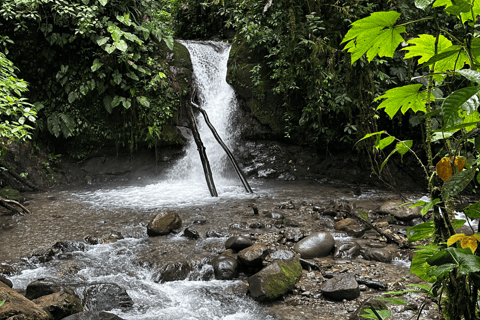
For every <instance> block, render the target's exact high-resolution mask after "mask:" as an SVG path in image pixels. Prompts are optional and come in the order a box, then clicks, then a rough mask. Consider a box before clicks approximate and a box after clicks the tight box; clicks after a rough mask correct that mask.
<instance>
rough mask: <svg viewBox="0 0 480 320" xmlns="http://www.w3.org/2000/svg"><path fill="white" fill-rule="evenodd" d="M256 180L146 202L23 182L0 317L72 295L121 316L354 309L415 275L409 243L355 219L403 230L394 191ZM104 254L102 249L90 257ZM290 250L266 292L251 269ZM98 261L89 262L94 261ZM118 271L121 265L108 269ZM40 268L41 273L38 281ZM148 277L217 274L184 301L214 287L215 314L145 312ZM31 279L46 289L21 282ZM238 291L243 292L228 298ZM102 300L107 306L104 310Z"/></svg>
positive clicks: (5, 220)
mask: <svg viewBox="0 0 480 320" xmlns="http://www.w3.org/2000/svg"><path fill="white" fill-rule="evenodd" d="M254 186H255V187H254V190H256V193H255V194H254V195H252V196H247V197H242V198H228V197H227V198H222V197H220V198H219V199H217V200H215V201H214V202H211V201H210V202H205V203H199V204H198V205H184V206H177V207H175V206H174V205H171V206H168V205H165V206H164V207H161V208H158V209H143V210H141V209H135V208H132V207H128V206H127V207H125V208H122V206H121V205H119V206H118V207H115V208H111V207H110V208H109V207H108V206H104V205H102V203H93V202H92V201H88V199H89V198H88V197H87V196H85V195H86V194H89V192H90V191H88V192H85V189H82V190H81V191H79V190H78V188H77V189H75V190H55V191H49V192H44V193H36V194H26V195H25V198H26V200H27V201H26V204H27V206H28V208H29V210H30V211H31V212H32V213H31V214H28V215H24V216H9V215H6V214H3V215H0V243H2V246H1V247H0V274H3V276H2V277H0V278H1V279H3V281H4V282H5V283H7V284H8V283H10V281H11V282H13V290H12V289H10V288H8V287H7V286H6V285H3V284H1V283H0V300H6V302H5V304H4V305H3V307H1V308H0V319H11V320H13V319H30V318H29V317H31V316H32V315H33V314H35V313H33V314H32V313H30V314H29V313H28V312H34V311H31V310H37V311H35V312H38V314H36V316H37V317H38V318H39V319H43V318H45V319H47V318H48V317H49V316H47V315H46V314H43V313H41V309H42V308H43V309H44V310H47V311H49V314H50V316H51V318H52V319H62V318H64V317H66V316H67V315H68V314H66V313H57V315H55V312H52V310H54V308H56V307H54V306H57V307H59V308H63V310H66V309H68V308H67V307H66V306H67V305H68V306H71V305H75V306H77V307H75V308H73V307H72V308H71V311H70V313H76V312H79V311H81V307H80V309H79V307H78V305H81V306H82V307H83V310H84V311H85V313H84V315H83V317H81V316H79V314H77V316H76V317H73V316H71V317H69V318H67V319H118V318H115V316H114V315H113V314H115V315H116V317H120V319H207V318H211V319H267V318H273V319H359V318H358V312H357V310H358V309H359V307H360V305H361V304H362V303H363V302H364V301H367V300H371V299H375V298H377V297H381V296H382V295H383V294H384V293H385V292H387V291H399V290H403V289H406V288H407V287H406V286H407V285H408V284H410V283H419V282H420V279H418V278H417V277H415V276H414V275H412V274H410V272H409V260H410V259H411V257H412V251H411V250H410V249H403V248H402V249H401V248H399V246H398V245H397V244H395V243H388V242H387V241H386V239H385V238H384V237H382V236H381V235H379V234H378V233H377V232H376V231H374V230H373V229H371V228H368V227H367V226H365V225H363V224H361V223H359V222H358V221H357V220H356V219H352V212H353V211H354V212H359V211H363V212H367V213H368V216H369V218H370V220H371V221H372V223H374V225H375V226H377V227H378V228H380V229H381V230H390V231H391V232H392V233H393V234H397V235H399V236H400V237H402V236H404V235H405V230H406V228H408V226H410V225H413V224H415V223H418V222H420V221H421V219H420V218H419V217H418V213H416V212H414V211H412V210H410V211H409V212H406V213H405V212H403V213H400V211H404V210H407V209H406V207H402V208H401V209H398V208H396V206H397V205H398V203H400V202H399V199H398V198H397V195H395V194H393V193H390V192H386V191H379V190H369V189H368V188H367V187H365V188H352V187H351V186H348V185H341V184H335V183H319V182H314V181H303V182H302V181H293V182H278V181H277V182H275V183H266V182H261V181H257V182H256V183H254ZM89 188H92V190H94V189H99V186H98V185H97V186H93V187H89ZM405 195H406V196H408V197H409V198H410V199H418V198H420V197H421V196H422V194H418V193H413V194H405ZM142 201H148V197H146V199H144V200H142ZM152 201H153V200H152ZM385 204H388V205H387V206H390V207H391V208H390V209H388V210H390V211H388V210H387V209H385ZM382 205H383V206H382ZM169 210H172V211H173V212H172V213H171V214H175V215H177V216H178V218H179V220H181V221H176V222H175V223H173V224H172V225H170V227H169V228H167V229H168V231H167V232H165V234H162V233H161V234H162V235H159V234H158V233H155V232H154V231H151V229H152V228H153V227H152V226H151V224H150V226H148V228H147V225H148V224H149V222H150V221H152V219H153V218H154V217H155V216H157V215H158V214H159V213H160V216H162V215H165V212H168V211H169ZM162 212H163V213H162ZM312 239H313V240H312ZM95 251H98V253H96V255H91V256H90V255H89V254H91V252H95ZM101 256H104V257H107V258H105V260H98V259H100V258H99V257H101ZM96 260H98V261H97V262H95V261H96ZM288 261H294V263H296V264H295V265H294V267H293V269H295V268H296V267H295V266H301V268H300V269H298V268H297V271H295V272H297V275H293V277H294V280H293V282H292V281H291V279H287V280H286V281H287V282H288V281H290V282H291V283H289V284H287V285H286V287H285V288H284V289H285V291H286V293H283V292H274V293H273V294H272V292H271V291H272V290H273V289H272V288H271V286H270V287H269V288H268V289H265V290H264V289H262V288H260V289H259V288H258V283H257V284H256V285H255V283H254V280H253V278H254V277H255V276H254V275H255V274H257V272H260V273H261V272H262V271H261V270H262V269H264V268H265V267H267V266H272V265H273V264H278V263H279V262H281V263H284V262H288ZM95 263H97V264H99V266H97V269H94V268H92V264H95ZM107 269H111V270H107ZM277 269H278V268H277ZM281 269H282V270H285V268H284V266H282V267H281ZM293 269H292V270H293ZM92 270H93V271H92ZM95 270H96V271H95ZM295 272H293V273H295ZM95 273H98V274H95ZM92 274H94V275H95V277H93V278H92ZM118 274H123V275H124V276H122V278H116V276H117V275H118ZM257 275H258V274H257ZM126 277H128V279H127V280H125V279H126ZM43 278H46V279H47V280H41V281H37V282H35V280H39V279H43ZM257 278H258V276H257ZM260 278H261V277H260ZM219 279H227V280H219ZM42 281H43V282H47V283H42ZM145 281H149V282H152V283H154V284H155V285H158V286H160V285H163V286H168V285H170V284H171V285H173V284H177V285H180V284H182V285H188V283H192V284H197V283H204V284H206V283H212V284H215V285H217V287H215V289H205V288H203V287H202V289H197V290H199V291H198V292H197V293H196V294H197V297H198V301H197V302H194V303H193V305H194V306H195V305H197V307H198V305H202V304H207V303H210V302H206V300H204V298H201V297H202V296H205V295H207V296H210V295H212V296H215V297H216V298H215V299H214V301H216V303H217V305H215V306H214V307H213V309H214V310H215V308H217V309H219V314H216V313H215V312H214V313H213V314H212V313H211V312H212V311H209V312H210V313H206V314H204V315H202V312H201V310H197V309H195V308H196V307H193V308H194V309H195V310H194V311H193V312H192V315H188V316H187V314H188V311H185V314H184V315H182V314H181V312H180V316H179V317H178V318H177V317H175V316H172V315H171V314H170V313H169V312H173V314H175V311H171V310H170V311H168V310H167V309H168V308H166V307H162V308H163V309H162V308H160V307H159V309H158V310H160V311H158V312H159V313H156V314H155V315H153V314H151V313H149V310H153V308H154V307H152V305H151V304H149V303H147V302H145V301H146V300H145V297H144V298H139V296H138V294H136V293H134V289H133V287H132V284H133V283H135V282H145ZM32 282H33V284H32ZM38 282H40V284H38ZM282 285H283V284H278V285H277V284H275V285H274V287H278V286H282ZM218 286H219V287H218ZM255 286H256V287H255ZM37 287H40V288H43V289H36V290H40V291H41V290H44V291H42V292H43V293H40V294H38V293H37V295H32V294H31V293H30V295H29V294H28V292H29V290H30V292H32V290H35V288H37ZM45 287H47V288H48V289H45ZM260 287H261V286H260ZM52 288H53V289H52ZM155 288H157V287H155ZM157 289H158V290H163V289H159V288H157ZM157 289H152V288H150V289H148V290H147V291H146V293H145V295H146V296H149V295H150V294H151V296H152V297H154V296H155V295H156V294H157V293H156V292H152V290H153V291H154V290H157ZM284 289H282V290H284ZM14 290H15V291H14ZM112 290H113V291H112ZM168 290H177V289H173V288H170V289H168ZM168 290H167V292H168ZM259 290H260V291H259ZM262 290H264V291H265V292H263V291H262ZM269 290H270V293H269V292H268V291H269ZM273 291H275V290H273ZM16 292H18V293H20V294H22V295H25V294H26V293H27V297H29V298H30V299H31V300H32V301H33V303H32V306H33V307H32V308H33V309H31V310H30V309H28V308H27V307H26V306H27V304H26V303H25V301H24V300H18V299H21V297H23V296H21V297H17V298H16V299H17V300H16V299H14V298H13V296H14V294H16ZM92 292H93V293H92ZM53 295H56V296H53ZM19 296H20V295H19ZM67 296H68V297H69V298H67ZM112 297H116V298H112ZM155 297H156V296H155ZM235 297H239V299H240V300H239V301H233V300H232V299H236V298H235ZM401 297H403V298H404V299H405V300H406V301H407V303H406V304H405V305H391V306H388V308H389V309H390V311H391V312H392V313H393V314H394V316H393V319H412V318H415V319H416V317H417V316H416V314H417V313H418V312H419V311H421V312H420V317H419V319H440V318H441V316H440V315H439V313H438V310H437V308H436V306H435V304H434V303H433V302H432V301H430V300H429V299H427V298H426V297H425V296H424V295H421V294H416V293H409V294H405V295H403V296H401ZM253 298H254V299H253ZM23 299H25V298H23ZM35 299H36V300H35ZM42 299H43V300H42ZM69 299H70V300H69ZM122 299H123V300H122ZM155 299H161V298H158V297H156V298H155ZM165 299H166V298H165ZM172 299H173V298H172ZM193 300H194V301H195V298H193ZM255 300H257V301H255ZM16 301H17V302H16ZM18 301H21V302H18ZM59 301H60V302H61V303H60V302H59ZM67 301H70V304H68V303H67ZM72 301H73V302H72ZM209 301H210V300H209ZM226 301H229V302H228V303H227V302H226ZM16 303H17V304H16ZM18 303H19V304H18ZM29 303H30V302H29ZM29 306H30V304H29ZM34 307H35V308H36V309H35V308H34ZM169 308H173V309H174V307H169ZM222 308H224V309H225V310H221V309H222ZM27 309H28V310H30V311H28V310H27ZM230 309H231V310H230ZM239 309H244V310H250V311H251V310H254V311H251V312H252V313H251V314H249V312H250V311H248V312H246V311H242V312H240V313H239ZM69 310H70V309H69ZM129 310H130V311H129ZM132 310H133V311H132ZM162 310H163V311H162ZM102 311H110V312H112V313H104V314H103V315H101V314H100V313H101V312H102ZM95 312H96V313H95ZM162 312H163V313H162ZM245 312H246V313H245ZM243 313H245V315H241V314H243ZM22 314H24V316H22ZM58 314H60V315H58ZM146 315H148V316H146Z"/></svg>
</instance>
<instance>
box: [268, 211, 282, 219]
mask: <svg viewBox="0 0 480 320" xmlns="http://www.w3.org/2000/svg"><path fill="white" fill-rule="evenodd" d="M265 217H267V218H271V219H275V220H280V221H281V220H283V219H285V216H284V215H283V214H281V213H278V212H268V213H267V214H266V215H265Z"/></svg>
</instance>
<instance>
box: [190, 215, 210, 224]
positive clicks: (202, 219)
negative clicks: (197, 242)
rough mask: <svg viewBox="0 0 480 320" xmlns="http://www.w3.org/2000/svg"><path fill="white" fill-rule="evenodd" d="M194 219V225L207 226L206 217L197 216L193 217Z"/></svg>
mask: <svg viewBox="0 0 480 320" xmlns="http://www.w3.org/2000/svg"><path fill="white" fill-rule="evenodd" d="M192 219H193V222H192V223H193V224H199V225H204V224H207V219H206V218H205V217H202V216H195V217H192Z"/></svg>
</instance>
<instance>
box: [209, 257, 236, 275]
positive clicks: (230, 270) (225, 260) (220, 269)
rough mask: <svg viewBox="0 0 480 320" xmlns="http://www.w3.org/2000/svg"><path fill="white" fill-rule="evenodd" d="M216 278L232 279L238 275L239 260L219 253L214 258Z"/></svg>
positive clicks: (213, 264)
mask: <svg viewBox="0 0 480 320" xmlns="http://www.w3.org/2000/svg"><path fill="white" fill-rule="evenodd" d="M212 266H213V270H214V272H215V279H217V280H232V279H234V278H236V277H237V276H238V262H237V259H235V258H234V257H232V256H227V255H223V254H222V255H219V256H217V257H215V258H214V259H213V260H212Z"/></svg>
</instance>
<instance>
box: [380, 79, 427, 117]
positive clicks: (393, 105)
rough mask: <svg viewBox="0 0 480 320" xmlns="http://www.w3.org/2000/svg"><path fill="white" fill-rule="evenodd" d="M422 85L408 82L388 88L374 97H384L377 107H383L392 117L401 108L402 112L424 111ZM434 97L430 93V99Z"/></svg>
mask: <svg viewBox="0 0 480 320" xmlns="http://www.w3.org/2000/svg"><path fill="white" fill-rule="evenodd" d="M422 86H423V85H422V84H410V85H407V86H403V87H398V88H393V89H390V90H388V91H387V92H385V94H383V95H381V96H380V97H377V98H375V101H377V100H380V99H385V100H384V101H383V102H382V103H380V105H379V106H378V108H377V109H382V108H385V112H386V113H387V114H388V115H389V116H390V118H392V119H393V117H394V116H395V114H396V113H397V112H398V110H401V111H402V113H403V114H405V112H407V111H408V110H410V109H412V111H413V112H417V111H423V112H426V106H425V103H426V102H427V92H426V91H422V92H420V89H421V88H422ZM434 99H435V97H434V96H433V95H430V100H434Z"/></svg>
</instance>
